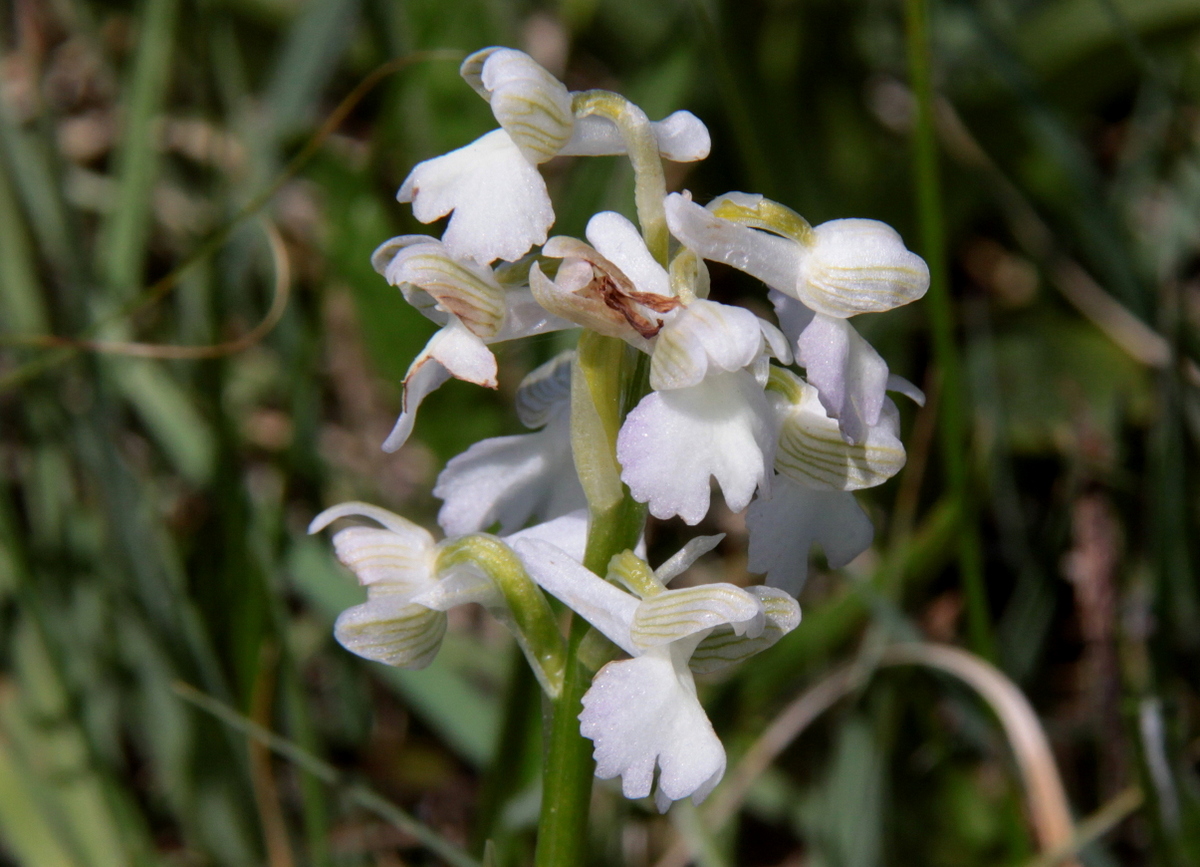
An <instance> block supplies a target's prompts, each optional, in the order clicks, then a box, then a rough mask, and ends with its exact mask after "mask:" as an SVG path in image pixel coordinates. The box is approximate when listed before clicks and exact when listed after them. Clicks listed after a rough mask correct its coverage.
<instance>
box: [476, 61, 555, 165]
mask: <svg viewBox="0 0 1200 867" xmlns="http://www.w3.org/2000/svg"><path fill="white" fill-rule="evenodd" d="M459 71H460V73H461V74H462V77H463V78H464V79H465V80H466V81H467V83H468V84H470V85H471V87H473V88H474V89H475V91H476V92H477V93H478V94H479V95H480V96H482V97H483V98H484V99H486V100H487V101H488V102H489V103H490V104H491V106H492V114H493V115H495V117H496V120H497V121H498V122H499V123H500V126H502V127H503V128H504V131H505V132H506V133H508V135H509V137H510V138H512V140H513V141H514V142H515V143H516V145H517V147H519V148H520V149H521V153H523V154H524V155H525V157H526V158H527V159H528V160H529V161H530V162H532V163H534V164H535V165H536V164H538V163H544V162H545V161H546V160H548V159H551V158H552V157H554V156H557V155H558V152H559V151H561V150H562V149H563V147H565V146H566V144H567V142H568V141H570V140H571V131H572V129H573V127H574V124H575V114H574V112H573V111H572V109H571V94H570V92H569V91H568V90H567V88H566V87H565V86H563V83H562V82H561V81H559V80H558V79H557V78H555V77H554V76H553V75H551V74H550V73H549V72H547V71H546V70H545V69H543V68H542V67H541V66H540V65H539V64H538V63H537V62H536V61H535V60H534V59H533V58H532V57H530V56H529V55H528V54H525V53H524V52H521V51H517V50H515V49H512V48H485V49H483V50H482V51H477V52H475V53H474V54H472V55H471V56H470V57H468V58H467V59H466V60H465V61H463V65H462V68H461V69H460V70H459Z"/></svg>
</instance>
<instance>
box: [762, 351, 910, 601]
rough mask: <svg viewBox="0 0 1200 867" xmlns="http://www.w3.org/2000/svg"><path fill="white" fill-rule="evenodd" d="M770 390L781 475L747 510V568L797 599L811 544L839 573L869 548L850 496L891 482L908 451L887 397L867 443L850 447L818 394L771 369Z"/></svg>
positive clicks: (869, 534)
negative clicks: (748, 535) (774, 410)
mask: <svg viewBox="0 0 1200 867" xmlns="http://www.w3.org/2000/svg"><path fill="white" fill-rule="evenodd" d="M769 391H770V393H771V394H772V397H773V399H774V401H775V407H776V411H777V412H778V413H779V420H780V424H779V443H778V448H777V450H776V453H775V471H776V476H775V480H774V483H773V484H772V486H771V488H770V489H769V490H768V491H765V492H763V493H760V494H759V496H758V498H757V499H756V500H755V501H754V502H753V503H751V504H750V508H749V510H747V512H746V526H747V528H748V529H749V531H750V548H749V559H748V563H747V567H748V568H749V569H750V571H752V572H757V573H760V574H765V575H766V576H767V584H768V585H769V586H771V587H779V588H782V589H784V590H786V591H787V592H789V593H791V594H793V595H795V594H797V593H799V592H800V588H801V587H802V586H803V584H804V580H805V578H806V576H807V574H808V554H809V549H810V548H811V547H812V545H813V543H814V542H815V543H818V544H820V545H821V547H822V549H823V550H824V551H825V556H826V558H827V559H828V561H829V565H830V566H831V567H833V568H835V569H836V568H840V567H842V566H844V565H846V564H847V563H849V562H850V561H851V560H853V559H854V558H855V557H857V556H858V555H859V554H861V553H862V552H863V551H865V550H866V549H867V548H868V547H870V545H871V540H872V538H873V537H874V529H873V527H872V526H871V521H870V519H869V518H868V517H867V516H866V514H865V513H864V512H863V511H862V508H861V507H860V506H859V505H858V503H857V501H856V500H855V499H854V495H853V494H852V493H851V491H856V490H860V489H862V488H869V487H874V486H875V485H879V484H882V483H883V482H885V481H887V480H888V479H890V478H891V477H892V476H894V475H895V474H896V473H898V472H899V471H900V469H901V468H902V467H903V466H904V461H905V453H904V446H903V444H902V443H901V442H900V439H899V436H898V431H899V414H898V413H897V410H896V405H895V404H894V403H892V402H891V401H890V400H887V401H885V403H884V406H883V408H882V411H881V413H880V420H879V422H878V423H877V424H875V425H874V426H873V427H871V428H869V429H868V430H867V432H866V434H865V435H864V437H863V440H862V442H860V443H847V442H846V441H845V439H844V438H843V437H842V436H841V435H840V431H839V428H838V423H837V422H836V421H835V420H834V419H833V418H831V417H830V416H829V415H828V414H827V413H826V412H825V409H824V407H823V406H822V405H821V401H820V399H819V397H818V394H817V390H816V389H815V388H813V387H812V386H811V385H810V384H808V383H806V382H805V381H804V380H803V379H801V378H800V377H799V376H797V375H796V374H794V373H792V372H791V371H787V370H783V369H781V368H772V370H771V384H770V387H769Z"/></svg>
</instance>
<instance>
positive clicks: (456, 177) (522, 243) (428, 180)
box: [397, 129, 554, 264]
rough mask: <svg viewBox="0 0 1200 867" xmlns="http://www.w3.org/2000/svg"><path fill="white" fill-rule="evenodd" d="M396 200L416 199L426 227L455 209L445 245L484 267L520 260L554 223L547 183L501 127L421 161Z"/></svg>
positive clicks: (414, 202)
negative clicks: (499, 261) (455, 148)
mask: <svg viewBox="0 0 1200 867" xmlns="http://www.w3.org/2000/svg"><path fill="white" fill-rule="evenodd" d="M397 198H398V199H399V200H400V201H402V202H408V201H411V202H412V205H413V214H414V215H415V216H416V218H417V219H418V220H420V221H421V222H422V223H431V222H433V221H434V220H436V219H438V218H439V217H444V216H446V214H449V213H451V212H452V211H453V215H452V216H451V217H450V225H449V226H448V227H447V228H446V231H445V233H444V234H443V235H442V242H443V243H444V244H445V245H446V247H447V249H449V250H450V253H451V255H453V256H454V257H455V258H459V259H471V260H473V261H475V262H478V263H481V264H486V263H488V262H492V261H494V260H495V259H506V260H508V261H510V262H513V261H516V260H517V259H520V258H521V257H522V256H524V255H525V254H526V253H527V252H528V251H529V248H530V247H532V246H533V245H535V244H542V243H545V241H546V236H547V232H548V231H549V229H550V226H551V225H552V224H553V223H554V209H553V207H552V206H551V204H550V195H549V193H547V192H546V182H545V181H544V180H542V176H541V175H540V174H539V173H538V170H537V169H536V168H535V167H534V166H532V165H530V163H529V161H528V160H527V159H525V157H524V156H523V155H522V154H521V151H520V149H519V148H518V147H517V146H516V145H515V144H514V143H513V140H512V139H511V138H509V136H508V133H506V132H505V131H504V130H500V129H498V130H494V131H492V132H490V133H488V134H487V135H485V136H483V137H482V138H480V139H477V140H476V141H474V142H472V143H471V144H469V145H467V146H466V147H461V148H459V149H458V150H455V151H451V152H450V153H448V154H445V155H443V156H440V157H434V158H433V159H430V160H425V162H422V163H419V164H418V165H417V166H416V167H415V168H414V169H413V170H412V172H411V173H409V176H408V178H407V179H405V181H404V184H403V185H402V186H401V187H400V192H399V194H398V195H397Z"/></svg>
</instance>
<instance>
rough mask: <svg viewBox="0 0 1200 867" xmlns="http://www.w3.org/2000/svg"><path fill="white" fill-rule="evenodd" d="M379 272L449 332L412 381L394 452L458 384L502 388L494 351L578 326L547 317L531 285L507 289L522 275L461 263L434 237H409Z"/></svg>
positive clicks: (381, 253) (389, 443)
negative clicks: (450, 385)
mask: <svg viewBox="0 0 1200 867" xmlns="http://www.w3.org/2000/svg"><path fill="white" fill-rule="evenodd" d="M371 263H372V265H374V267H375V270H376V271H378V272H379V273H380V274H382V275H383V276H384V277H386V278H387V281H388V282H389V283H391V284H392V285H393V286H398V287H399V288H400V291H401V292H402V293H403V294H404V297H405V299H406V300H408V302H409V303H410V304H412V305H413V306H414V307H416V308H417V309H418V310H420V311H421V313H423V314H424V315H425V316H426V317H427V318H429V319H431V320H433V321H434V322H435V323H437V324H438V325H440V326H441V330H439V331H438V332H437V333H436V334H434V335H433V337H432V338H430V340H429V342H428V343H427V344H426V345H425V348H424V349H423V350H422V351H421V353H420V354H419V355H418V356H417V357H416V358H415V359H414V360H413V362H412V364H411V365H409V368H408V373H406V374H405V376H404V397H403V400H402V408H401V412H400V417H399V418H398V419H397V420H396V425H395V427H393V428H392V432H391V433H390V434H389V435H388V438H387V439H386V440H384V443H383V450H384V451H387V452H394V451H396V450H397V449H399V448H400V446H402V445H404V443H405V442H406V441H407V440H408V437H409V435H410V434H411V433H412V428H413V423H414V422H415V421H416V413H417V408H418V407H419V406H420V405H421V402H422V401H423V400H424V399H425V397H426V396H427V395H429V394H430V392H432V391H435V390H436V389H438V388H439V387H441V385H442V384H443V383H445V382H446V381H447V380H449V379H450V378H451V377H454V378H455V379H461V380H464V381H466V382H473V383H475V384H476V385H482V386H484V387H486V388H496V387H497V382H496V372H497V368H496V357H495V356H494V355H493V354H492V351H491V350H490V349H488V348H487V347H488V344H491V343H499V342H501V341H504V340H512V339H515V338H518V337H528V336H530V335H533V334H543V333H545V332H548V331H558V330H561V329H563V328H571V327H573V325H572V323H570V322H567V321H566V320H563V319H559V318H558V317H556V316H552V315H550V314H549V313H547V312H546V310H545V309H543V308H542V307H541V305H539V304H538V303H537V301H535V300H534V298H533V294H532V293H531V292H530V291H529V289H528V288H527V287H525V286H523V285H518V286H512V285H507V286H506V285H504V283H503V282H502V280H504V281H505V282H507V278H508V277H509V276H515V275H519V274H520V273H521V269H519V268H517V267H516V266H507V267H505V268H500V269H496V270H493V269H491V268H489V267H487V266H485V265H476V264H474V263H472V262H469V261H460V260H458V259H455V258H454V256H452V255H451V254H450V251H449V250H448V248H447V247H446V245H445V244H443V243H442V242H441V241H438V240H437V239H435V238H430V237H429V236H428V235H401V236H399V237H396V238H392V239H390V240H388V241H385V242H384V243H383V244H381V245H380V246H379V247H378V249H376V250H375V252H374V253H373V254H372V256H371Z"/></svg>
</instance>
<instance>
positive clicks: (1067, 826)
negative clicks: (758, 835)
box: [656, 643, 1140, 867]
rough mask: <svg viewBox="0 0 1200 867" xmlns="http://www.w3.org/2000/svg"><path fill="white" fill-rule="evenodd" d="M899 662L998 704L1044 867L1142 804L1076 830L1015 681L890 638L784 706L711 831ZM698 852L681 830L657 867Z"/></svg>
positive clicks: (1126, 804)
mask: <svg viewBox="0 0 1200 867" xmlns="http://www.w3.org/2000/svg"><path fill="white" fill-rule="evenodd" d="M895 665H920V666H924V667H926V668H933V669H936V670H938V671H942V672H945V673H947V674H951V675H953V676H955V677H957V678H958V679H959V680H962V681H963V682H964V683H966V684H967V685H969V686H970V687H971V688H972V689H974V690H975V691H976V692H977V693H979V695H980V696H981V697H982V698H983V699H984V701H986V702H987V703H988V705H989V706H990V707H991V708H992V710H993V711H994V712H995V714H996V716H997V717H998V718H999V720H1000V726H1001V728H1002V729H1003V730H1004V734H1005V737H1006V738H1007V740H1008V742H1009V744H1010V745H1011V747H1012V750H1013V756H1014V758H1015V759H1016V762H1017V768H1018V770H1019V772H1020V774H1021V781H1022V785H1023V788H1024V790H1025V798H1026V804H1027V807H1028V810H1029V817H1030V821H1031V822H1032V824H1033V827H1034V832H1035V834H1036V836H1037V841H1038V848H1039V849H1040V850H1041V852H1042V853H1043V854H1042V856H1041V859H1040V860H1039V861H1038V862H1037V863H1038V865H1041V867H1048V865H1051V864H1054V865H1065V867H1078V862H1077V861H1076V860H1075V859H1074V853H1075V852H1076V851H1078V849H1079V847H1081V846H1083V845H1085V844H1086V843H1088V842H1090V841H1091V840H1092V839H1095V837H1098V836H1099V835H1100V834H1102V833H1103V832H1104V831H1107V830H1108V829H1109V828H1111V827H1112V826H1113V825H1115V824H1116V822H1119V821H1120V820H1121V819H1123V818H1125V816H1127V815H1129V813H1130V812H1132V811H1133V810H1134V809H1136V806H1137V804H1140V793H1139V794H1138V800H1137V804H1133V805H1132V806H1130V797H1131V796H1128V793H1126V795H1124V796H1123V797H1125V798H1126V800H1124V801H1120V802H1119V803H1118V802H1117V801H1114V802H1113V804H1110V805H1108V806H1106V807H1105V808H1102V810H1101V811H1100V813H1097V815H1096V817H1094V820H1095V822H1096V824H1094V825H1089V824H1088V823H1084V824H1085V825H1086V826H1087V827H1086V828H1085V827H1084V826H1083V825H1081V827H1080V829H1079V833H1078V834H1077V833H1076V829H1075V827H1074V824H1073V823H1072V820H1071V809H1070V805H1069V803H1068V802H1067V795H1066V791H1065V790H1064V789H1063V784H1062V779H1061V777H1060V776H1059V773H1058V766H1057V765H1056V764H1055V762H1054V756H1053V754H1052V753H1051V751H1050V744H1049V742H1048V741H1047V739H1046V733H1045V730H1044V729H1043V728H1042V726H1041V723H1040V722H1039V721H1038V718H1037V714H1036V713H1034V710H1033V708H1032V707H1031V706H1030V704H1029V701H1028V700H1027V699H1026V698H1025V696H1024V694H1023V693H1022V692H1021V690H1020V689H1019V688H1018V687H1017V685H1016V684H1014V683H1013V682H1012V681H1011V680H1009V679H1008V678H1007V677H1006V676H1005V675H1004V673H1003V672H1001V671H1000V670H999V669H997V668H996V667H995V666H993V665H992V664H991V663H989V662H986V661H985V660H983V659H981V658H980V657H978V656H976V655H975V654H973V653H968V652H967V651H965V650H962V649H960V648H957V647H951V646H948V645H943V644H926V643H910V644H895V645H892V646H891V647H887V648H885V649H884V650H883V651H881V652H880V654H879V655H878V657H877V658H875V659H873V660H872V659H869V658H864V659H863V660H861V661H856V662H854V663H851V664H849V665H846V666H843V667H842V668H839V669H837V670H836V671H834V672H833V674H831V675H829V676H828V677H826V678H825V679H824V680H822V681H820V682H819V683H817V684H816V685H815V686H814V687H812V688H811V689H809V690H806V691H805V692H803V693H801V694H800V696H799V697H797V698H796V699H795V700H794V701H792V702H791V704H789V705H788V706H787V707H785V708H784V709H783V711H782V712H781V713H780V714H779V715H778V716H777V717H776V718H775V719H774V720H773V721H772V722H771V724H770V725H769V726H768V727H767V728H766V730H765V731H764V732H763V733H762V735H761V736H760V737H759V739H758V740H757V741H755V743H754V744H753V745H752V746H751V747H750V749H749V750H747V751H746V754H745V756H744V757H743V758H742V761H741V762H740V763H739V764H738V766H737V768H736V769H735V770H734V772H733V773H732V774H730V775H729V776H728V777H727V778H726V781H725V783H724V784H723V785H722V786H721V787H720V788H719V789H718V790H717V791H716V793H715V794H714V795H713V797H712V799H711V800H710V801H709V802H708V804H707V805H706V806H705V808H704V809H703V811H702V812H703V825H704V826H705V827H707V828H709V829H710V831H711V832H715V831H716V830H718V829H719V828H721V827H722V826H723V825H724V824H725V823H726V822H728V821H729V820H730V819H731V818H733V816H734V815H735V814H736V813H737V811H738V810H739V809H740V808H741V805H742V803H743V802H744V801H745V799H746V796H747V794H748V793H749V791H750V788H751V786H752V785H753V784H754V782H755V781H756V780H757V779H758V777H759V776H760V775H761V774H762V773H763V771H765V770H766V769H767V768H768V767H769V766H770V765H771V763H772V762H773V761H775V759H776V758H778V757H779V755H780V754H781V753H782V752H783V751H784V750H785V749H786V748H787V747H788V745H789V744H790V743H792V741H794V740H795V739H796V738H797V737H799V736H800V734H801V733H802V732H803V731H804V730H805V729H807V728H808V726H809V725H811V724H812V722H813V721H814V720H815V719H816V718H817V717H818V716H820V715H821V714H822V713H824V712H825V711H826V710H828V709H829V708H831V707H833V705H835V704H836V703H837V702H838V701H840V700H841V699H842V698H845V697H846V696H849V695H851V694H852V693H854V692H855V691H857V690H858V689H860V688H861V687H862V686H863V685H864V684H865V683H866V682H867V680H868V679H869V678H870V676H871V674H872V671H873V667H874V666H877V667H884V666H895ZM1114 805H1115V809H1114ZM1106 810H1109V811H1110V812H1113V814H1114V815H1115V816H1116V817H1117V818H1116V819H1115V821H1114V820H1113V819H1112V817H1111V816H1108V815H1107V814H1105V811H1106ZM1101 814H1105V815H1104V816H1102V815H1101ZM1089 822H1093V820H1089ZM1086 831H1092V832H1093V833H1091V834H1088V833H1086ZM692 857H693V856H692V853H691V852H690V851H689V846H688V843H687V841H686V840H684V839H682V838H680V839H677V840H676V842H675V843H674V844H673V845H672V847H671V848H670V849H669V850H668V851H667V853H666V854H665V855H664V856H663V857H662V858H661V859H659V861H658V863H657V865H656V867H685V865H687V864H688V863H690V862H691V860H692Z"/></svg>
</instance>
